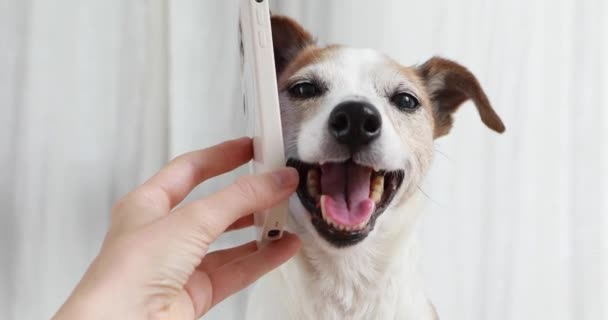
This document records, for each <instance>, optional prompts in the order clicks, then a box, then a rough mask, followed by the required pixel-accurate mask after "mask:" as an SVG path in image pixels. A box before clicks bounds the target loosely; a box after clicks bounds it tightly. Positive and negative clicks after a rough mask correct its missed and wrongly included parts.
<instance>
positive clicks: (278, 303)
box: [247, 48, 435, 320]
mask: <svg viewBox="0 0 608 320" xmlns="http://www.w3.org/2000/svg"><path fill="white" fill-rule="evenodd" d="M395 68H396V66H395V65H394V64H391V63H389V60H388V59H387V58H386V57H384V56H382V55H380V54H379V53H377V52H375V51H373V50H367V49H349V48H342V49H340V50H339V52H338V53H337V54H335V55H333V56H332V57H331V58H330V59H326V60H324V61H321V62H317V63H315V64H313V65H309V66H306V67H304V68H302V69H301V70H299V71H297V72H296V73H295V74H294V75H293V76H292V77H291V78H298V77H306V76H307V75H310V74H315V75H316V76H318V77H321V78H323V79H324V80H325V81H326V82H327V83H328V84H329V85H330V88H329V91H328V92H327V94H326V95H324V97H323V98H322V100H320V101H318V102H317V103H316V104H315V105H314V106H311V105H307V106H297V105H294V104H295V102H291V101H289V99H288V97H286V96H285V94H282V95H281V108H282V116H283V119H284V127H286V128H285V132H284V134H285V139H286V150H287V152H288V156H289V157H296V158H298V159H300V160H302V161H305V162H310V163H318V162H325V161H341V160H346V159H347V158H348V157H349V156H350V155H349V154H348V152H347V151H345V150H342V149H341V148H342V147H341V146H340V145H338V144H336V143H335V142H333V139H332V138H331V136H330V135H329V133H328V130H327V121H328V117H329V114H330V113H331V111H332V110H333V108H334V107H335V106H336V105H338V104H339V103H340V102H342V101H346V100H351V99H363V100H366V101H368V102H370V103H372V104H373V105H374V106H376V108H378V110H379V112H380V114H381V116H382V119H383V125H382V133H381V136H380V138H379V139H378V140H377V141H375V142H374V143H373V145H372V146H371V147H370V149H369V150H367V152H365V153H364V154H361V155H359V156H357V157H356V158H355V159H354V160H355V161H357V162H359V163H360V164H364V165H369V166H372V167H374V168H376V169H385V170H396V169H402V170H405V172H406V178H405V180H404V182H403V185H402V186H401V188H400V189H399V190H398V191H397V193H396V195H395V197H394V199H393V201H392V203H391V204H390V206H389V207H388V208H387V209H386V211H385V212H384V213H383V214H382V215H381V216H380V217H379V218H378V221H377V223H376V226H375V228H374V230H373V231H372V232H371V233H370V234H369V236H368V237H367V238H366V239H364V240H363V241H362V242H360V243H358V244H356V245H353V246H350V247H346V248H336V247H334V246H332V245H330V244H329V243H328V242H326V241H325V240H324V239H322V238H321V237H320V236H319V235H318V234H317V232H316V230H315V229H314V227H313V226H312V224H311V223H310V214H309V213H308V212H307V211H306V210H305V209H304V207H303V206H302V204H301V203H300V201H299V199H298V197H297V196H293V197H292V198H291V199H290V212H291V216H290V221H289V228H290V229H291V231H292V232H295V233H297V234H298V235H299V237H300V238H301V240H302V244H303V245H302V250H301V251H300V252H299V253H298V254H297V255H296V257H294V258H293V259H291V260H290V261H289V262H287V263H286V264H285V265H283V266H282V267H280V268H279V269H277V270H275V271H273V272H271V273H270V274H268V275H267V276H265V277H264V278H262V279H261V280H260V281H259V282H258V283H257V284H256V285H255V286H254V289H253V291H252V293H251V295H250V299H249V303H248V306H247V319H253V320H257V319H259V320H262V319H263V320H268V319H328V320H331V319H415V320H432V319H435V312H434V310H433V307H432V305H430V303H429V302H428V301H427V299H426V297H425V295H424V290H423V288H422V286H421V284H420V279H419V277H418V275H417V272H416V269H415V266H416V263H417V259H418V257H417V246H416V243H415V239H414V237H413V235H412V234H413V228H414V225H415V221H416V220H417V216H418V212H420V210H419V208H418V207H419V201H418V198H419V197H418V196H417V192H415V190H417V188H416V186H417V184H418V183H419V182H420V179H422V177H423V176H424V174H425V172H426V169H427V168H428V165H429V163H430V160H431V158H432V143H433V141H432V132H433V124H432V116H431V115H430V114H429V112H430V111H429V110H430V108H426V109H428V110H426V109H423V110H419V111H418V112H417V113H415V114H409V115H408V114H404V113H403V112H399V111H396V110H395V107H394V106H392V105H391V103H390V101H389V99H388V98H387V97H386V96H383V94H382V92H383V90H384V87H387V88H393V87H396V86H399V87H406V88H407V89H408V90H411V91H412V92H414V93H417V94H423V93H422V92H421V91H422V90H423V89H422V88H418V87H416V85H415V84H414V83H413V82H412V81H410V80H411V79H408V78H407V77H406V76H404V75H403V74H402V73H400V72H398V70H395ZM304 107H306V108H315V109H314V110H315V112H314V113H313V114H308V115H307V116H305V115H304V113H303V111H302V109H303V108H304Z"/></svg>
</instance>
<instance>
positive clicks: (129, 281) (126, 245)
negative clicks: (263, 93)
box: [53, 138, 300, 320]
mask: <svg viewBox="0 0 608 320" xmlns="http://www.w3.org/2000/svg"><path fill="white" fill-rule="evenodd" d="M252 153H253V151H252V142H251V139H250V138H241V139H237V140H232V141H227V142H224V143H222V144H219V145H216V146H213V147H211V148H208V149H204V150H199V151H194V152H191V153H188V154H185V155H182V156H179V157H177V158H176V159H174V160H173V161H171V162H170V163H169V164H168V165H167V166H166V167H165V168H163V169H162V170H161V171H159V172H158V173H157V174H156V175H155V176H153V177H152V178H150V179H149V180H148V181H146V182H145V183H144V184H143V185H141V186H140V187H138V188H137V189H135V190H133V191H132V192H130V193H129V194H127V195H126V196H125V197H123V198H122V199H120V200H119V201H118V202H117V203H116V204H115V205H114V207H113V209H112V215H111V223H110V227H109V230H108V233H107V235H106V237H105V240H104V242H103V245H102V247H101V249H100V252H99V254H98V255H97V257H96V258H95V259H94V261H93V262H92V263H91V265H90V267H89V269H88V270H87V271H86V273H85V275H84V276H83V278H82V279H81V281H80V282H79V283H78V285H77V286H76V288H75V289H74V291H73V292H72V294H71V295H70V297H69V298H68V300H67V301H66V302H65V304H64V305H63V306H62V307H61V308H60V310H59V311H58V312H57V314H56V315H55V316H54V318H53V319H57V320H64V319H66V320H67V319H196V318H198V317H200V316H201V315H203V314H205V313H206V312H207V311H209V309H211V308H212V307H213V306H215V305H216V304H218V303H219V302H221V301H222V300H224V299H225V298H226V297H228V296H230V295H231V294H233V293H235V292H237V291H239V290H241V289H243V288H245V287H246V286H248V285H249V284H251V283H252V282H254V281H255V280H257V279H258V278H259V277H261V276H262V275H264V274H265V273H267V272H269V271H271V270H272V269H274V268H276V267H278V266H279V265H280V264H282V263H283V262H285V261H287V260H288V259H289V258H290V257H292V256H293V255H294V254H295V253H296V252H297V250H298V249H299V246H300V242H299V239H298V238H297V237H296V236H294V235H292V234H289V233H285V236H284V237H283V238H282V239H281V240H279V241H277V242H274V243H271V244H269V245H267V246H264V247H262V248H260V249H259V250H258V248H257V246H256V243H255V241H252V242H249V243H246V244H243V245H241V246H237V247H234V248H230V249H226V250H220V251H215V252H211V253H209V252H208V249H209V246H210V245H211V243H213V242H214V241H215V240H216V239H217V238H218V237H219V236H220V235H221V234H223V233H224V232H226V231H230V230H234V229H240V228H244V227H247V226H250V225H252V223H253V217H252V215H251V213H252V212H256V211H259V210H263V209H266V208H269V207H272V206H273V205H275V204H277V203H279V202H281V201H283V200H285V199H287V198H288V197H289V196H290V195H291V194H292V193H293V192H294V191H295V189H296V186H297V184H298V175H297V172H296V171H295V170H293V169H291V168H283V169H280V170H278V171H275V172H272V173H268V174H261V175H251V176H245V177H241V178H239V179H238V180H237V181H236V182H235V183H233V184H232V185H230V186H229V187H227V188H226V189H223V190H221V191H218V192H216V193H214V194H211V195H209V196H206V197H205V198H202V199H198V200H195V201H193V202H191V203H189V204H186V205H184V206H181V207H179V208H176V206H177V205H178V204H179V203H180V202H181V201H182V200H183V199H184V198H185V197H186V196H187V195H188V194H189V193H190V192H191V191H192V189H194V187H196V186H197V185H199V184H200V183H202V182H204V181H205V180H207V179H210V178H212V177H215V176H217V175H220V174H222V173H225V172H228V171H231V170H234V169H235V168H237V167H239V166H241V165H242V164H244V163H246V162H248V161H249V160H251V158H252Z"/></svg>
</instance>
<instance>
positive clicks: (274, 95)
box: [239, 0, 288, 244]
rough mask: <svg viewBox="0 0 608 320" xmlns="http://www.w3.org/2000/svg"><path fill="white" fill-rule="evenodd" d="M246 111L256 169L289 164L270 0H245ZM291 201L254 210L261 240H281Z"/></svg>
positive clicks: (242, 9)
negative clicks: (283, 127)
mask: <svg viewBox="0 0 608 320" xmlns="http://www.w3.org/2000/svg"><path fill="white" fill-rule="evenodd" d="M239 39H240V51H241V54H240V56H241V76H242V78H241V79H242V85H243V110H242V112H243V114H244V116H245V119H246V123H247V126H248V128H247V131H248V133H249V134H250V135H251V136H252V137H253V154H254V155H253V163H252V171H253V172H254V173H264V172H268V171H273V170H275V169H278V168H281V167H284V166H285V151H284V147H283V133H282V128H281V113H280V109H279V108H280V106H279V95H278V90H277V79H276V73H275V72H276V71H275V65H274V52H273V46H272V30H271V24H270V8H269V6H268V0H241V2H240V19H239ZM287 210H288V203H287V201H285V202H283V203H281V204H279V205H277V206H276V207H274V208H271V209H268V210H266V211H265V212H256V213H254V220H255V227H256V232H257V239H258V243H261V244H264V243H267V242H268V241H273V240H278V239H280V238H281V237H282V236H283V229H284V226H285V222H286V220H287Z"/></svg>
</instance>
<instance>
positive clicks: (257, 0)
mask: <svg viewBox="0 0 608 320" xmlns="http://www.w3.org/2000/svg"><path fill="white" fill-rule="evenodd" d="M255 2H257V3H262V2H264V0H255Z"/></svg>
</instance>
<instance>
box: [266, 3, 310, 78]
mask: <svg viewBox="0 0 608 320" xmlns="http://www.w3.org/2000/svg"><path fill="white" fill-rule="evenodd" d="M270 22H271V26H272V44H273V48H274V63H275V67H276V71H277V74H281V72H283V70H285V67H287V65H288V64H289V62H290V61H291V60H292V59H293V58H295V57H296V55H297V54H298V52H300V50H302V49H304V48H305V47H307V46H309V45H312V44H313V43H314V41H313V39H312V37H311V36H310V34H309V33H308V32H307V31H306V30H304V28H303V27H302V26H301V25H299V24H298V23H297V22H295V21H294V20H292V19H291V18H288V17H284V16H274V15H273V16H272V17H271V19H270Z"/></svg>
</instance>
